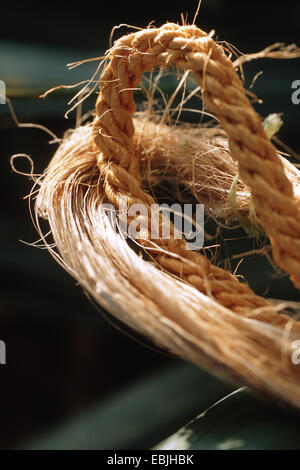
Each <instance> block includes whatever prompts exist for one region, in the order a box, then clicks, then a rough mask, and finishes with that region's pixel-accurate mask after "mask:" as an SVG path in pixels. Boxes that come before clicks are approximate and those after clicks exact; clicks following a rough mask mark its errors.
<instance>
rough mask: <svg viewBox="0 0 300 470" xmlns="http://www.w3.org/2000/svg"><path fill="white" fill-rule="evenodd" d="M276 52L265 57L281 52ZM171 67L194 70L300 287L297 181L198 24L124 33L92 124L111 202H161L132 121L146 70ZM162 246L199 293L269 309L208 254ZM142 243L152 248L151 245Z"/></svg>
mask: <svg viewBox="0 0 300 470" xmlns="http://www.w3.org/2000/svg"><path fill="white" fill-rule="evenodd" d="M276 47H278V45H276ZM273 48H274V46H271V48H268V49H267V50H264V51H263V52H262V53H260V55H261V56H262V55H263V54H264V55H268V54H269V56H270V54H272V53H273V54H274V53H275V52H272V51H273ZM277 53H278V52H277ZM289 53H292V54H293V56H296V55H297V56H298V55H299V50H295V49H294V48H291V49H290V50H289ZM258 55H259V54H258ZM283 55H284V52H283ZM252 58H254V57H250V59H252ZM245 60H246V59H245V58H244V61H245ZM241 63H242V60H241V61H240V62H238V63H237V62H236V63H235V66H237V65H240V64H241ZM171 66H176V67H178V68H179V69H183V70H192V71H193V73H194V77H195V80H196V82H197V84H198V85H199V86H200V87H201V88H202V91H203V99H204V103H205V107H206V108H207V109H208V110H209V111H211V112H213V113H214V114H215V115H216V116H217V118H218V120H219V121H220V123H221V126H222V127H223V129H224V130H225V131H226V133H227V135H228V141H229V148H230V151H231V155H232V157H233V158H234V159H235V160H236V161H237V162H238V170H239V174H240V176H241V178H242V179H243V181H244V182H245V183H246V184H247V185H248V186H249V188H250V189H251V193H252V198H253V202H254V206H255V211H256V214H257V217H258V220H259V222H260V224H261V225H262V227H263V228H264V230H265V231H266V233H267V234H268V235H269V237H270V240H271V244H272V248H273V257H274V260H275V261H276V263H277V264H278V266H280V267H281V268H283V269H284V270H285V271H286V272H288V273H289V274H290V275H291V278H292V281H293V282H294V284H295V285H296V286H297V287H300V211H299V206H298V203H297V201H296V200H295V198H294V195H293V186H292V183H291V182H290V181H289V179H288V178H287V176H286V173H285V171H284V165H283V163H282V161H281V159H280V158H279V157H278V155H277V151H276V149H275V147H274V146H273V144H272V143H271V141H270V140H269V138H268V137H267V135H266V133H265V131H264V128H263V125H262V121H261V119H260V117H259V116H258V114H257V113H256V112H255V111H254V110H253V108H252V106H251V104H250V102H249V100H248V98H247V96H246V92H245V90H244V88H243V84H242V82H241V80H240V79H239V77H238V75H237V73H236V71H235V67H234V65H233V63H232V62H231V60H230V59H229V57H228V56H227V55H226V53H225V52H224V48H223V47H222V46H221V45H219V44H216V43H215V42H214V40H213V38H212V37H211V36H208V35H207V34H206V33H205V32H204V31H202V30H201V29H199V28H198V27H196V26H195V25H191V26H179V25H177V24H172V23H167V24H165V25H164V26H162V27H160V28H149V29H145V30H143V31H139V32H135V33H131V34H128V35H126V36H123V37H122V38H120V39H118V40H117V41H116V42H115V44H114V46H113V47H112V48H111V49H110V51H109V64H108V65H107V66H106V67H105V69H104V71H103V73H102V75H101V78H100V94H99V97H98V99H97V103H96V117H95V120H94V124H93V132H94V142H95V145H96V146H97V147H98V149H99V155H98V160H97V161H98V167H99V170H100V172H101V175H103V177H104V180H105V184H104V189H105V194H106V196H107V198H108V199H109V201H110V202H112V203H113V204H115V205H116V206H118V205H119V202H120V198H121V197H122V196H123V195H124V194H125V193H126V194H130V196H131V200H132V201H135V200H136V201H137V200H139V201H143V202H144V203H145V204H149V205H150V204H152V203H154V202H155V201H154V199H153V198H152V197H151V196H150V195H149V194H147V193H145V192H144V191H143V190H142V188H141V186H140V181H141V177H140V172H139V159H138V157H137V155H136V153H135V149H134V145H133V136H134V124H133V119H132V116H133V114H134V112H135V110H136V107H135V103H134V99H133V93H132V91H131V89H133V88H136V87H137V85H138V84H139V82H140V81H141V78H142V74H143V73H144V72H148V71H151V70H152V69H153V68H155V67H171ZM121 91H122V93H121ZM125 188H126V189H125ZM149 238H150V234H149ZM156 242H157V243H158V244H159V246H161V247H162V248H163V249H164V250H167V251H169V252H170V253H174V254H177V255H180V257H181V260H180V261H178V259H176V260H175V259H173V258H172V256H166V255H160V254H157V256H156V262H157V263H158V264H160V265H161V266H162V267H163V268H164V269H167V270H168V271H171V272H173V273H176V274H177V275H179V274H180V273H183V277H184V278H185V279H186V281H188V282H189V283H191V284H192V285H194V286H195V287H197V288H198V289H199V290H200V291H205V292H207V290H209V291H210V292H211V293H212V295H213V296H214V298H216V299H217V300H218V301H219V302H220V303H222V304H223V305H225V306H226V307H230V308H232V309H233V310H235V311H239V310H241V309H243V308H249V307H250V308H257V307H260V306H263V305H265V300H264V299H261V298H259V297H257V296H256V295H255V294H254V293H253V292H252V291H251V290H250V289H249V287H248V286H246V285H245V284H241V283H239V282H238V281H237V280H236V278H235V277H233V276H232V275H231V274H230V273H228V272H226V271H223V270H221V269H219V268H216V267H214V266H212V265H210V263H209V262H208V260H207V259H206V258H205V257H204V256H202V255H200V254H198V253H194V252H189V251H188V250H187V249H186V247H185V242H184V240H180V241H179V240H164V239H159V240H157V241H156ZM140 243H142V244H144V245H145V246H147V242H145V241H142V240H140ZM191 262H192V263H191Z"/></svg>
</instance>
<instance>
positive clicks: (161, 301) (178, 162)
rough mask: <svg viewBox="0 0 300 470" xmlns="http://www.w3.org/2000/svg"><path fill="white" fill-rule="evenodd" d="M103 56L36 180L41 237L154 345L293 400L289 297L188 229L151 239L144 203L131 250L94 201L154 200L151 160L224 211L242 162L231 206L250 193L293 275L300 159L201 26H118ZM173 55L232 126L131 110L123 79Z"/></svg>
mask: <svg viewBox="0 0 300 470" xmlns="http://www.w3.org/2000/svg"><path fill="white" fill-rule="evenodd" d="M108 60H109V62H108V65H107V66H106V67H105V69H104V71H103V73H102V76H101V80H100V94H99V97H98V100H97V104H96V115H95V118H94V121H93V123H92V125H91V124H89V125H85V126H82V127H79V128H78V129H76V130H74V131H73V132H70V133H69V134H68V136H67V137H66V138H65V139H64V141H63V143H62V144H61V145H60V147H59V149H58V151H57V152H56V154H55V156H54V158H53V160H52V162H51V163H50V165H49V167H48V169H47V171H46V173H45V176H44V178H43V179H42V180H41V181H40V184H41V187H40V190H39V194H38V197H37V201H36V207H35V209H36V214H37V218H36V221H37V226H38V217H39V216H43V217H44V218H46V219H48V221H49V224H50V228H51V232H52V235H53V239H54V242H55V245H56V249H57V251H55V250H54V249H53V248H52V247H51V246H49V245H48V248H49V250H50V251H51V253H52V254H53V255H54V256H55V258H56V259H57V260H58V262H59V263H60V264H62V266H63V267H64V268H65V269H66V270H67V271H69V272H70V274H71V275H72V276H73V277H74V278H75V279H76V280H77V281H78V282H79V283H80V284H81V286H82V287H83V288H84V289H86V290H87V291H88V292H89V294H90V295H91V296H92V297H93V298H94V299H95V300H96V301H97V302H98V303H99V304H100V305H102V306H103V307H105V308H106V309H107V310H108V311H110V312H111V313H112V314H114V315H115V316H117V317H118V318H119V319H120V320H121V321H123V322H125V323H127V324H128V325H129V326H131V327H133V328H134V329H136V330H138V331H139V332H141V333H143V334H145V335H146V336H148V337H149V338H151V339H152V340H153V341H154V342H155V343H157V344H158V345H160V346H162V347H164V348H166V349H168V350H169V351H172V352H173V353H175V354H177V355H178V356H180V357H183V358H185V359H188V360H190V361H192V362H194V363H197V364H199V365H201V366H204V367H206V368H209V369H210V370H211V371H212V372H213V373H216V374H218V375H219V376H222V377H225V378H231V379H234V380H236V381H238V382H239V383H245V384H247V385H250V386H251V387H253V388H255V389H257V390H259V391H260V392H261V393H263V394H265V395H271V396H273V397H277V398H280V399H281V400H285V401H287V402H288V403H290V404H293V405H295V406H297V407H299V406H300V387H299V385H300V368H299V367H297V366H296V365H294V364H293V363H292V361H291V355H292V352H293V348H292V342H293V341H294V340H295V339H298V338H297V335H298V337H299V331H300V324H299V323H296V322H294V321H292V320H291V319H290V318H289V317H288V316H287V315H286V314H284V312H283V311H282V310H283V307H284V306H281V307H280V306H279V307H278V306H277V307H275V306H274V305H273V304H271V303H270V302H269V301H268V300H266V299H264V298H262V297H259V296H257V295H256V294H255V293H254V292H253V291H252V290H251V289H250V287H249V286H248V285H247V284H246V283H241V282H239V280H238V279H237V278H236V277H235V276H234V275H232V274H231V273H230V272H229V271H225V270H223V269H220V268H218V267H217V266H214V265H213V264H211V263H210V262H209V260H208V259H207V258H206V256H205V255H203V254H200V253H198V252H194V251H190V250H188V248H187V246H186V243H185V241H184V240H183V239H176V238H174V237H172V238H170V239H165V238H157V239H155V240H153V239H151V232H150V228H149V227H150V222H151V216H148V215H147V217H146V220H142V219H143V217H141V220H142V222H143V227H144V229H143V230H142V231H141V232H140V237H139V239H138V240H137V243H138V244H139V246H140V247H142V248H143V251H144V253H145V252H146V253H147V256H146V255H142V256H140V255H139V254H137V253H136V250H134V249H133V248H131V247H130V245H129V244H128V243H127V241H126V240H124V238H123V237H122V234H121V233H118V232H116V231H115V230H114V229H113V227H112V225H111V222H110V219H109V217H108V214H107V212H106V211H105V208H104V205H103V203H106V202H110V203H113V205H114V206H115V207H116V208H119V207H121V204H122V201H123V200H124V198H126V200H127V202H128V204H129V206H130V205H132V204H135V203H142V204H143V205H144V206H146V207H147V208H149V209H150V206H151V204H155V203H156V201H155V199H154V198H153V196H152V195H151V194H150V192H145V190H144V189H143V186H144V184H145V181H146V182H147V181H149V166H150V168H151V171H150V180H151V178H152V183H153V184H155V178H154V179H153V175H154V176H155V174H156V175H157V171H158V170H161V171H162V174H163V175H167V177H168V178H172V177H174V176H176V178H177V179H179V180H180V182H181V183H182V184H183V185H185V186H186V187H188V188H189V189H190V190H191V192H192V193H193V195H194V196H195V197H196V199H197V200H198V201H202V202H204V203H205V204H206V207H208V208H209V209H211V210H212V211H213V212H214V213H215V214H216V215H218V216H222V217H224V218H229V219H232V218H235V216H236V214H234V211H233V210H232V208H230V205H228V202H227V196H228V193H229V191H230V187H231V186H232V182H233V179H234V177H235V175H236V172H237V170H238V171H239V174H240V176H241V178H242V180H241V181H240V182H239V184H238V189H237V197H236V204H237V207H238V209H239V210H240V211H241V212H242V213H244V214H247V213H248V212H249V199H250V193H251V197H252V199H253V203H254V207H255V211H256V216H257V220H258V222H259V224H260V225H261V226H262V227H263V228H264V230H265V231H266V232H267V234H268V235H269V237H270V240H271V243H272V247H273V256H274V260H275V261H276V263H277V264H278V265H279V266H280V267H282V268H284V269H285V270H286V271H287V272H288V273H289V274H290V275H291V278H292V280H293V282H294V283H295V285H296V286H298V287H299V285H300V258H299V250H298V248H299V243H300V242H299V234H300V211H299V183H300V177H299V173H298V171H297V169H296V168H294V167H293V166H292V165H291V164H290V163H288V162H287V161H286V160H284V159H283V158H281V157H280V156H279V155H278V152H277V151H276V149H275V148H274V146H273V144H272V143H271V142H270V140H269V138H268V137H267V135H266V133H265V131H264V128H263V125H262V122H261V119H260V117H259V116H258V115H257V114H256V113H255V111H254V110H253V108H252V106H251V105H250V102H249V100H248V98H247V97H246V92H245V90H244V88H243V85H242V83H241V81H240V79H239V78H238V75H237V73H236V71H235V67H234V66H233V64H232V62H231V60H230V59H229V57H228V56H227V55H226V53H225V50H224V48H223V47H221V46H220V45H218V44H216V43H215V42H214V41H213V39H212V37H211V36H210V35H207V34H206V33H205V32H203V31H201V30H200V29H198V28H197V27H196V26H178V25H176V24H170V23H168V24H166V25H164V26H162V27H161V28H148V29H145V30H142V31H140V32H138V33H133V34H129V35H126V36H124V37H122V38H121V39H119V40H118V41H116V43H115V44H114V46H113V47H112V48H111V50H110V51H109V53H108ZM171 65H176V67H178V68H181V69H183V70H192V71H193V73H194V76H195V79H196V82H197V83H198V84H199V85H200V86H201V88H202V91H203V98H204V104H205V106H206V108H207V109H208V110H210V111H212V112H213V113H215V114H216V116H217V117H218V119H219V121H220V124H221V126H222V128H223V130H224V131H225V132H226V135H227V137H226V136H225V133H224V132H223V131H220V129H219V128H215V129H202V131H201V129H200V130H195V129H194V128H192V127H190V128H189V129H187V128H186V127H184V126H182V127H178V128H170V127H169V126H166V125H163V124H158V123H155V122H150V121H149V120H147V119H146V120H141V119H135V120H133V114H134V113H135V103H134V100H133V92H132V90H133V89H134V88H136V86H137V85H138V83H139V82H140V80H141V78H142V74H143V72H145V71H150V70H152V69H153V68H154V67H156V66H159V67H166V66H168V67H169V66H171ZM227 138H228V140H227ZM188 159H190V161H187V160H188ZM153 170H155V172H154V173H153ZM224 175H225V177H224ZM157 180H158V181H160V177H159V175H158V179H157ZM224 201H225V202H224ZM148 213H150V211H149V212H148ZM148 217H149V218H148ZM121 219H122V215H121V214H120V220H121ZM144 219H145V217H144ZM160 222H161V223H163V220H160ZM172 234H173V236H174V231H173V230H172ZM149 258H150V259H149Z"/></svg>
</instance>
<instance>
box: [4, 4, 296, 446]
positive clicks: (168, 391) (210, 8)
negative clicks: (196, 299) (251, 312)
mask: <svg viewBox="0 0 300 470" xmlns="http://www.w3.org/2000/svg"><path fill="white" fill-rule="evenodd" d="M197 3H198V2H197V1H188V2H182V1H176V0H172V1H165V2H161V1H155V0H154V1H152V2H146V3H144V4H143V3H141V2H137V1H133V2H130V6H128V3H124V2H123V3H118V6H117V8H116V6H115V5H112V6H110V5H109V4H107V3H106V4H105V5H104V4H101V3H99V2H98V3H91V2H89V3H86V4H82V5H79V4H78V5H77V4H74V3H71V2H64V3H63V2H57V1H55V0H54V1H52V2H30V1H27V2H24V3H22V2H15V1H10V2H5V4H4V5H2V6H1V13H2V15H1V18H2V19H1V28H0V80H4V81H5V83H6V86H7V93H8V97H10V98H11V100H12V103H13V106H14V109H15V112H16V114H17V116H18V118H19V119H20V121H22V122H34V123H38V124H42V125H44V126H47V127H48V128H50V129H51V130H52V131H53V132H54V133H56V134H57V135H58V136H59V137H61V136H62V135H63V133H64V131H65V130H66V129H68V128H70V127H72V126H74V123H75V115H74V113H73V114H71V115H70V117H69V119H68V120H66V119H64V113H65V112H66V110H67V107H68V105H67V102H68V100H69V99H70V96H71V95H68V94H66V93H55V94H53V95H50V96H49V97H48V98H47V99H45V100H43V99H39V98H38V96H39V94H40V93H41V92H43V91H46V90H47V89H48V88H50V87H53V86H56V85H58V84H62V83H63V84H74V83H76V82H79V81H80V80H85V79H87V78H89V77H90V76H91V74H92V73H93V71H94V70H95V67H96V64H95V63H90V64H85V65H82V66H81V67H79V68H77V69H74V70H72V71H68V70H67V69H66V64H67V63H70V62H73V61H76V60H80V59H84V58H89V57H97V56H100V55H102V54H103V53H104V52H105V50H106V49H107V48H108V46H109V45H108V39H109V34H110V31H111V29H112V27H113V26H115V25H117V24H120V23H128V24H131V25H135V26H139V27H144V26H146V25H147V24H149V22H150V21H152V20H155V24H156V25H161V24H162V23H163V22H165V21H166V20H169V21H175V22H180V13H181V12H183V13H186V12H188V14H189V16H188V19H189V21H190V22H191V21H192V18H193V15H194V12H195V10H196V7H197ZM299 19H300V4H299V2H297V1H295V0H291V1H289V2H288V3H286V4H284V3H282V2H278V3H276V2H269V1H261V0H260V1H258V0H253V1H252V2H251V4H247V8H246V6H245V4H244V2H238V1H233V0H231V1H226V2H225V0H206V1H205V0H204V1H203V5H202V7H201V9H200V13H199V16H198V19H197V24H198V25H199V26H200V27H201V28H202V29H205V30H206V31H209V30H211V29H215V30H216V37H217V38H218V39H219V40H226V41H228V42H230V43H232V44H234V45H235V46H237V47H238V49H239V50H241V51H242V52H256V51H258V50H261V49H263V48H264V47H266V46H268V45H270V44H272V43H274V42H277V41H283V42H286V43H293V42H296V43H298V45H300V37H299ZM126 32H127V29H126V28H122V29H120V30H118V31H116V37H118V36H120V35H121V34H123V33H126ZM299 64H300V62H299V60H291V61H277V60H265V61H261V60H259V61H257V62H255V63H251V64H249V65H246V66H245V74H246V85H247V86H249V85H250V83H251V81H252V79H253V77H254V76H255V74H256V73H257V72H258V71H259V70H262V69H263V71H264V73H263V75H262V76H260V77H259V78H258V80H257V82H256V84H255V86H254V89H253V91H254V92H255V93H256V94H257V95H258V96H259V97H260V98H263V100H264V102H263V104H260V105H256V109H257V110H258V112H259V113H260V114H261V115H262V116H266V115H268V114H269V113H273V112H282V113H284V114H283V120H284V126H283V128H282V129H281V131H280V133H279V137H280V139H281V140H283V141H284V142H285V143H286V144H288V145H289V146H290V147H292V148H293V149H294V150H295V151H296V152H298V153H300V145H299V116H300V105H299V106H296V105H293V104H292V102H291V83H292V81H293V80H297V79H298V80H299V79H300V65H299ZM170 86H171V85H170ZM94 99H95V95H94V96H93V97H92V99H89V100H88V101H87V102H86V103H85V105H84V110H88V109H89V107H92V106H93V102H94ZM0 133H1V138H0V148H1V153H0V155H1V158H0V171H1V173H0V174H1V176H2V184H1V192H2V194H1V201H2V206H1V218H2V230H1V245H0V246H1V251H0V266H1V270H0V275H1V283H0V289H1V297H0V298H1V304H0V308H1V312H0V339H2V340H4V341H5V342H6V345H7V365H5V366H0V415H1V421H0V448H15V447H18V446H19V447H23V446H27V448H33V447H35V448H41V447H42V448H47V447H52V448H65V447H68V448H69V447H72V448H80V447H85V448H87V447H90V448H91V447H92V448H104V449H109V448H125V449H126V448H127V449H130V448H133V447H134V448H145V447H151V446H153V445H155V444H157V443H158V442H159V441H160V440H161V439H164V438H167V437H168V435H170V434H172V433H173V432H175V431H176V430H177V429H178V428H179V427H181V426H183V425H184V424H185V423H186V422H187V421H188V420H190V419H192V418H193V417H194V416H196V414H197V413H198V412H201V411H203V410H204V409H205V408H206V407H208V406H210V405H212V404H213V403H214V401H216V400H218V399H220V398H221V397H222V396H224V394H225V393H227V392H229V391H230V390H232V387H229V386H226V385H224V384H222V383H220V382H219V381H217V380H215V379H213V378H212V377H211V376H210V375H207V374H204V373H202V372H201V371H200V370H199V369H197V368H196V367H194V366H191V365H185V364H183V363H182V362H181V361H179V360H176V359H174V358H171V357H168V356H167V355H164V354H162V353H160V352H159V351H155V350H154V349H151V347H146V346H145V345H144V340H141V338H137V335H136V334H135V333H132V332H128V331H127V333H129V334H130V335H133V336H134V338H137V339H138V341H140V342H138V341H134V340H133V339H132V338H131V337H129V336H128V335H127V334H124V332H123V331H120V328H121V330H124V328H123V327H122V325H118V328H115V327H114V326H112V325H111V324H110V323H109V322H108V321H107V317H108V315H107V314H106V313H105V312H101V313H102V314H99V311H97V310H96V308H95V307H94V306H93V305H92V304H91V303H90V302H89V300H88V299H87V298H86V297H85V295H84V294H83V293H82V291H81V289H80V288H79V287H77V286H76V285H75V283H74V281H73V280H72V279H71V278H70V277H69V276H68V275H67V274H66V273H65V272H64V271H63V270H62V269H61V268H60V267H59V266H57V265H56V264H55V262H54V261H53V260H52V259H51V257H50V256H49V255H48V253H47V252H45V251H42V250H37V249H34V248H32V247H30V246H27V245H26V244H24V243H21V242H20V239H21V240H25V241H26V242H33V241H35V240H36V239H37V235H36V233H35V230H34V228H33V226H32V223H31V221H30V217H29V213H28V205H27V201H26V200H23V197H24V196H25V195H27V194H28V193H29V191H30V188H31V185H32V183H31V182H30V181H29V180H28V178H25V177H23V176H20V175H16V174H14V173H13V172H12V170H11V168H10V164H9V159H10V156H11V155H12V154H14V153H19V152H22V153H28V154H29V155H31V157H32V158H33V160H34V162H35V170H36V172H41V171H42V170H43V169H44V168H45V166H46V165H47V163H48V162H49V160H50V158H51V156H52V155H53V152H54V150H55V146H54V145H49V143H48V140H49V139H48V136H47V135H46V134H44V133H43V132H41V131H39V130H37V129H18V128H16V126H15V124H14V122H13V120H12V117H11V115H10V112H9V109H8V106H7V105H0ZM16 165H17V167H18V168H19V169H23V170H26V169H28V168H27V167H26V165H24V164H23V163H22V162H17V164H16ZM250 244H251V242H250ZM248 248H249V247H248V246H247V244H245V245H243V244H241V245H237V244H236V243H231V244H230V245H229V246H228V253H226V256H227V255H228V254H229V255H230V254H233V253H236V252H239V250H244V251H246V250H247V249H248ZM250 248H251V246H250ZM239 273H240V274H245V275H246V276H247V279H248V280H249V282H250V284H251V285H252V287H253V288H254V289H255V290H256V291H257V292H258V293H260V294H264V293H266V291H267V290H268V295H269V296H270V297H275V298H281V299H289V300H299V294H298V292H297V291H296V290H295V289H294V288H293V286H292V285H291V283H290V282H289V281H288V279H287V277H286V276H285V277H282V278H274V276H273V273H272V270H271V267H270V266H269V264H268V262H267V261H265V260H263V259H262V258H254V257H252V258H249V259H246V260H245V261H244V263H243V264H242V266H241V268H240V271H239ZM108 319H109V320H111V319H110V318H109V317H108ZM113 321H114V320H113ZM114 323H115V321H114ZM141 342H142V343H143V344H141ZM257 406H259V405H257ZM48 432H50V434H49V435H48V434H47V433H48ZM45 433H46V434H45ZM31 439H33V441H31ZM30 442H32V443H31V444H30Z"/></svg>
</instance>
